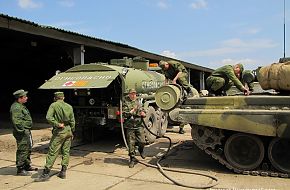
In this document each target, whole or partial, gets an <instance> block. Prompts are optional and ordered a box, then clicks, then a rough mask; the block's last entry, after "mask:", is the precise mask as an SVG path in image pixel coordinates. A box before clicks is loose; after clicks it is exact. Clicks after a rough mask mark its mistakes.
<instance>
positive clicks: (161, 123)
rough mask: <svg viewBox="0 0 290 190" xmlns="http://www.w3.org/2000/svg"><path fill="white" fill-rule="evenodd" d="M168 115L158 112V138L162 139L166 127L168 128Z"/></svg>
mask: <svg viewBox="0 0 290 190" xmlns="http://www.w3.org/2000/svg"><path fill="white" fill-rule="evenodd" d="M167 118H168V113H165V112H162V111H161V112H160V120H159V126H158V127H159V136H161V137H163V135H165V133H166V130H167V126H168V119H167Z"/></svg>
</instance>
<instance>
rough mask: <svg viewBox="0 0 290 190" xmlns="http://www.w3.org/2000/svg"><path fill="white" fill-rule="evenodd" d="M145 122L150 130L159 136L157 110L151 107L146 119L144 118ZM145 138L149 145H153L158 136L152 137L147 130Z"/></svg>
mask: <svg viewBox="0 0 290 190" xmlns="http://www.w3.org/2000/svg"><path fill="white" fill-rule="evenodd" d="M144 122H145V124H146V126H147V127H148V129H149V130H150V131H151V132H152V133H154V134H156V135H157V125H158V123H157V114H156V112H155V109H154V108H153V107H152V106H149V107H148V109H147V111H146V117H145V118H144ZM145 138H146V141H147V142H148V143H153V142H154V141H155V139H156V136H154V135H152V134H151V133H150V132H149V131H148V130H147V129H146V128H145Z"/></svg>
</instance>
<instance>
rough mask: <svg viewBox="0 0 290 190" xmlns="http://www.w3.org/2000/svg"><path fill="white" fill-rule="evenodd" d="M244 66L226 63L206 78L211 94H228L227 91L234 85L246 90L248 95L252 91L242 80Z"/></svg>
mask: <svg viewBox="0 0 290 190" xmlns="http://www.w3.org/2000/svg"><path fill="white" fill-rule="evenodd" d="M243 70H244V67H243V65H242V64H240V63H239V64H236V65H225V66H223V67H220V68H218V69H216V70H215V71H214V72H213V73H212V74H211V76H209V77H208V78H207V79H206V85H207V87H208V89H209V96H220V95H226V91H227V90H228V89H230V87H231V86H232V85H236V87H237V88H238V89H239V90H240V91H242V92H244V94H245V95H246V96H247V95H249V93H250V91H249V89H248V88H246V87H245V86H244V85H243V84H242V83H241V81H240V77H241V73H242V72H243Z"/></svg>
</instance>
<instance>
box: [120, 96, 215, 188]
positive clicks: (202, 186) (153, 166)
mask: <svg viewBox="0 0 290 190" xmlns="http://www.w3.org/2000/svg"><path fill="white" fill-rule="evenodd" d="M120 112H121V115H120V119H121V130H122V136H123V140H124V143H125V145H126V148H127V149H128V144H127V140H126V137H125V133H124V126H123V115H122V100H120ZM141 119H142V123H143V125H144V127H145V128H146V129H147V130H148V131H149V133H151V134H152V135H154V136H156V137H157V138H166V139H168V140H169V146H168V149H167V150H166V152H165V153H164V154H163V155H162V156H160V158H159V159H158V160H157V162H156V165H153V164H148V163H146V162H142V161H140V160H138V159H137V161H138V162H139V163H141V164H143V165H145V166H147V167H152V168H157V169H158V170H159V171H160V173H161V174H162V175H163V176H164V177H166V178H167V179H169V180H170V181H172V182H173V183H174V184H176V185H179V186H182V187H189V188H194V189H208V188H211V187H214V186H216V185H218V184H219V180H218V178H217V177H215V176H213V175H210V174H203V173H200V172H192V171H185V170H177V169H171V168H166V167H162V166H161V165H160V162H161V160H163V159H165V157H166V156H168V154H169V151H170V150H171V148H172V141H171V139H170V137H167V136H165V135H164V136H159V135H157V134H155V133H153V132H152V131H151V130H150V129H149V128H148V126H147V125H146V123H145V121H144V119H143V118H141ZM164 170H166V171H171V172H179V173H186V174H193V175H200V176H204V177H207V178H210V179H212V180H213V182H212V183H211V184H208V185H199V186H198V185H196V186H192V185H186V184H182V183H180V182H178V181H176V180H174V179H173V178H171V177H170V176H168V175H167V174H166V173H165V172H164Z"/></svg>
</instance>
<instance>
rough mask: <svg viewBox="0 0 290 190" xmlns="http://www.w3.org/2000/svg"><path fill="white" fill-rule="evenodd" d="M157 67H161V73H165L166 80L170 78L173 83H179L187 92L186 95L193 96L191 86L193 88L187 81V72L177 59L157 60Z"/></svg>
mask: <svg viewBox="0 0 290 190" xmlns="http://www.w3.org/2000/svg"><path fill="white" fill-rule="evenodd" d="M159 67H161V68H162V73H163V74H164V75H165V78H166V81H165V83H166V84H167V83H168V79H170V80H172V83H173V84H176V83H177V84H179V85H181V86H182V87H183V88H184V89H185V90H186V92H187V95H188V96H189V97H190V96H193V92H192V90H191V88H193V87H192V86H191V85H190V84H189V82H188V72H187V70H186V68H185V67H184V66H183V65H182V64H181V63H180V62H178V61H163V60H161V61H160V62H159Z"/></svg>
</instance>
